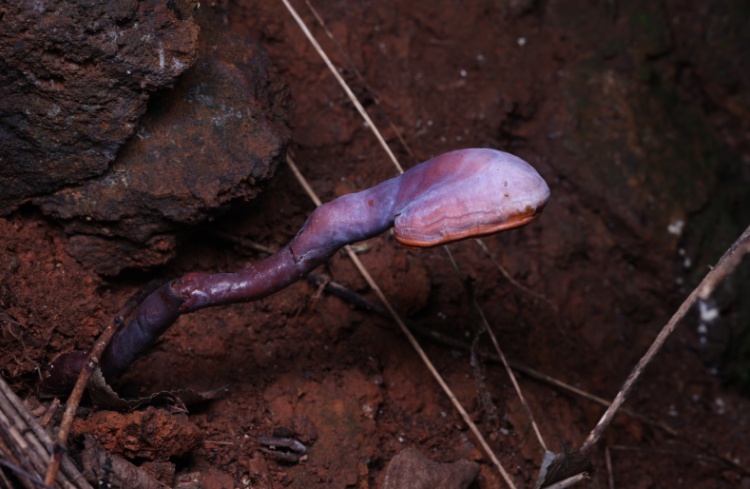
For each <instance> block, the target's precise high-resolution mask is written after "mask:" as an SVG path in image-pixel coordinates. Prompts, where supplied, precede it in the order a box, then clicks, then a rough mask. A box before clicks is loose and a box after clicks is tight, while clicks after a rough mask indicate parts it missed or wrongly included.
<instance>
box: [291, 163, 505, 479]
mask: <svg viewBox="0 0 750 489" xmlns="http://www.w3.org/2000/svg"><path fill="white" fill-rule="evenodd" d="M286 162H287V164H288V165H289V167H290V168H291V169H292V172H293V173H294V175H295V176H296V177H297V179H298V180H299V182H300V185H302V188H304V189H305V192H307V194H308V195H309V196H310V199H312V201H313V202H315V205H316V206H319V205H320V204H321V201H320V199H319V198H318V196H317V195H316V194H315V192H314V191H313V189H312V187H310V185H309V184H308V182H307V181H306V180H305V178H304V176H303V175H302V173H301V172H300V171H299V169H298V168H297V165H296V164H295V163H294V161H293V160H292V158H291V157H290V156H289V155H287V157H286ZM344 249H345V250H346V253H347V254H348V255H349V258H350V259H351V260H352V262H353V263H354V265H355V266H356V267H357V269H358V270H359V273H360V274H362V276H363V277H364V278H365V280H366V281H367V284H368V285H369V286H370V288H372V290H373V291H374V292H375V294H376V295H377V296H378V298H379V299H380V300H381V302H382V303H383V305H384V306H385V307H386V309H388V312H389V313H391V316H392V317H393V319H394V321H396V324H398V327H399V329H401V332H402V333H403V334H404V336H406V338H407V339H408V340H409V343H411V345H412V347H413V348H414V350H415V351H416V352H417V354H418V355H419V357H420V358H421V359H422V362H424V364H425V366H427V369H428V370H429V371H430V373H431V374H432V376H433V377H434V378H435V380H436V381H437V383H438V384H439V385H440V387H441V388H442V389H443V391H444V392H445V394H446V395H447V396H448V399H450V401H451V403H452V404H453V406H454V407H455V408H456V410H457V411H458V412H459V414H460V415H461V418H463V420H464V422H465V423H466V425H467V426H468V427H469V429H470V430H471V432H472V433H474V436H476V438H477V440H478V441H479V444H480V445H481V446H482V448H483V449H484V451H485V452H486V453H487V455H488V456H489V457H490V459H491V460H492V463H493V464H494V465H495V467H497V470H498V471H499V472H500V474H501V475H502V477H503V479H505V482H506V483H507V484H508V486H509V487H510V488H511V489H516V486H515V484H514V483H513V480H512V479H511V478H510V475H509V474H508V472H507V471H506V470H505V468H504V467H503V466H502V464H501V463H500V460H498V458H497V456H495V454H494V453H493V451H492V448H490V446H489V444H488V443H487V441H486V440H485V439H484V436H482V433H481V432H480V431H479V428H478V427H477V425H476V424H474V422H473V421H472V420H471V417H469V413H467V412H466V410H465V409H464V407H463V406H462V405H461V403H460V402H459V400H458V399H457V398H456V396H455V394H453V391H451V389H450V387H448V384H447V383H446V382H445V380H444V379H443V377H442V376H441V375H440V373H439V372H438V371H437V369H436V368H435V366H434V365H433V363H432V361H430V359H429V357H428V356H427V354H426V353H425V352H424V350H423V349H422V347H421V346H420V345H419V342H418V341H417V339H416V338H415V337H414V335H413V334H412V333H411V331H409V328H408V327H407V326H406V323H405V322H404V320H403V319H401V316H400V315H399V314H398V312H396V309H394V308H393V306H392V305H391V303H390V301H389V300H388V298H387V297H386V296H385V294H384V293H383V291H382V289H381V288H380V286H378V284H377V283H376V282H375V280H374V279H373V278H372V276H371V275H370V272H368V271H367V269H366V268H365V266H364V265H363V264H362V262H361V261H360V259H359V257H358V256H357V254H356V253H355V252H354V250H353V249H352V247H351V246H349V245H346V246H345V247H344Z"/></svg>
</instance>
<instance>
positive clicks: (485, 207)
mask: <svg viewBox="0 0 750 489" xmlns="http://www.w3.org/2000/svg"><path fill="white" fill-rule="evenodd" d="M549 195H550V192H549V187H548V186H547V184H546V183H545V182H544V180H543V179H542V177H541V176H540V175H539V174H538V173H537V172H536V170H534V169H533V168H532V167H531V166H530V165H529V164H528V163H526V162H525V161H523V160H521V159H520V158H517V157H516V156H513V155H511V154H508V153H504V152H501V151H496V150H492V149H464V150H458V151H452V152H450V153H445V154H442V155H440V156H437V157H435V158H433V159H431V160H429V161H426V162H424V163H421V164H419V165H417V166H415V167H413V168H411V169H410V170H408V171H407V172H405V173H404V174H403V175H400V176H398V177H396V178H392V179H390V180H387V181H385V182H383V183H381V184H379V185H377V186H375V187H372V188H370V189H367V190H364V191H362V192H358V193H353V194H348V195H344V196H342V197H339V198H337V199H335V200H333V201H331V202H328V203H326V204H323V205H321V206H320V207H318V208H317V209H316V210H315V211H314V212H313V213H312V214H311V215H310V217H309V218H308V219H307V221H306V222H305V224H304V225H303V226H302V229H300V231H299V232H298V233H297V235H296V236H295V237H294V239H292V241H291V243H289V244H288V245H287V246H286V247H284V248H283V249H282V250H281V251H279V252H278V253H276V254H275V255H272V256H270V257H268V258H266V259H264V260H262V261H260V262H258V263H255V264H253V265H250V266H249V267H247V268H245V269H244V270H241V271H239V272H235V273H216V274H203V273H190V274H188V275H185V276H184V277H182V278H178V279H176V280H173V281H171V282H168V283H166V284H164V285H163V286H161V287H160V288H159V289H157V290H156V291H155V292H153V293H152V294H151V295H149V296H148V297H147V298H146V299H145V300H144V301H143V302H142V303H141V305H140V308H139V309H138V311H137V312H136V314H135V316H134V317H133V319H132V320H131V321H130V322H129V323H128V324H127V325H126V326H124V327H123V328H122V329H120V330H119V331H118V332H117V333H116V334H115V336H114V337H113V338H112V341H111V343H110V344H109V346H108V347H107V348H106V349H105V350H104V353H103V354H102V357H101V361H100V363H99V365H100V367H101V369H102V372H103V373H104V375H105V377H107V378H110V379H111V378H113V377H115V376H117V375H119V374H120V373H121V372H122V371H124V370H125V369H126V368H127V367H128V366H129V365H130V364H131V363H132V362H133V361H134V360H135V359H136V358H137V357H138V356H139V355H141V354H143V353H145V352H146V351H148V349H149V348H151V346H152V345H153V344H154V342H155V341H156V340H157V338H158V337H159V335H161V334H162V333H163V332H164V331H166V330H167V328H169V327H170V326H171V325H172V324H173V323H174V322H175V321H176V320H177V318H178V317H179V316H180V315H181V314H185V313H189V312H192V311H196V310H198V309H202V308H204V307H209V306H218V305H221V304H231V303H235V302H244V301H253V300H256V299H260V298H262V297H266V296H269V295H271V294H273V293H275V292H278V291H279V290H281V289H283V288H285V287H287V286H289V285H290V284H292V283H293V282H295V281H297V280H299V279H300V278H302V277H304V276H305V275H307V274H308V273H310V272H311V271H312V270H313V269H315V268H316V267H317V266H318V265H320V264H322V263H324V262H326V261H327V260H328V259H329V258H331V256H332V255H333V254H334V253H335V252H336V251H337V250H338V249H340V248H341V247H343V246H344V245H347V244H350V243H355V242H357V241H362V240H365V239H368V238H371V237H373V236H377V235H379V234H381V233H383V232H384V231H386V230H388V229H390V228H393V230H394V233H395V236H396V239H397V240H398V241H399V242H400V243H401V244H403V245H405V246H407V247H410V248H428V247H433V246H437V245H441V244H445V243H450V242H453V241H457V240H461V239H466V238H470V237H477V236H485V235H488V234H493V233H496V232H499V231H503V230H505V229H512V228H517V227H519V226H523V225H524V224H527V223H529V222H531V221H532V220H534V219H535V218H536V217H538V216H539V214H540V213H541V211H542V209H543V208H544V206H545V205H546V203H547V200H548V199H549ZM87 355H88V352H87V351H79V352H72V353H65V354H62V355H60V356H59V357H57V359H55V360H54V361H53V362H52V363H51V365H50V366H49V368H48V369H47V372H46V373H45V379H44V382H43V389H44V390H46V391H48V392H54V393H61V392H67V391H69V390H70V389H71V388H72V386H73V385H74V383H75V381H76V379H77V377H78V374H79V373H80V371H81V369H82V367H83V365H84V363H85V362H86V359H87Z"/></svg>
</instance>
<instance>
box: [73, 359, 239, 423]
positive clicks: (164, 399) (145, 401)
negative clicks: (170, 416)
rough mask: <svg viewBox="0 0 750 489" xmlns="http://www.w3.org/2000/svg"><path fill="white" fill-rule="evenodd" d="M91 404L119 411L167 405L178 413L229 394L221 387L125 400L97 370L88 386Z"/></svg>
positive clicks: (177, 391)
mask: <svg viewBox="0 0 750 489" xmlns="http://www.w3.org/2000/svg"><path fill="white" fill-rule="evenodd" d="M88 391H89V395H90V396H91V402H93V403H94V404H95V405H97V406H99V407H101V408H104V409H112V410H117V411H127V410H133V409H137V408H139V407H142V406H146V405H153V404H157V405H167V406H170V407H171V409H173V410H174V411H178V412H186V411H187V406H190V405H192V404H198V403H201V402H205V401H210V400H212V399H216V398H218V397H220V396H222V395H224V394H225V393H226V392H227V388H226V387H221V388H219V389H215V390H212V391H206V392H196V391H194V390H191V389H177V390H172V391H161V392H156V393H154V394H151V395H149V396H145V397H140V398H137V399H123V398H122V397H120V396H119V395H118V394H117V392H115V390H114V389H113V388H112V387H110V385H109V384H108V383H107V380H106V379H105V378H104V375H103V374H102V371H101V370H100V369H99V368H97V369H96V370H94V373H93V374H92V375H91V379H90V380H89V384H88Z"/></svg>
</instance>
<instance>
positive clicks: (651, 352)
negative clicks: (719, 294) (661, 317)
mask: <svg viewBox="0 0 750 489" xmlns="http://www.w3.org/2000/svg"><path fill="white" fill-rule="evenodd" d="M749 251H750V227H748V228H747V229H746V230H745V232H744V233H742V235H741V236H740V237H739V238H737V240H736V241H735V242H734V243H732V246H730V247H729V249H728V250H727V251H726V252H725V253H724V255H723V256H722V257H721V258H720V259H719V262H718V263H717V264H716V266H715V267H714V268H712V269H711V271H710V272H708V274H707V275H706V277H705V278H704V279H703V280H702V281H701V283H700V284H699V285H698V287H696V288H695V289H693V291H692V292H691V293H690V295H689V296H688V297H687V299H685V301H684V302H683V303H682V305H680V307H679V309H677V312H675V313H674V315H673V316H672V318H671V319H670V320H669V322H668V323H667V324H666V325H664V327H663V328H662V330H661V331H660V332H659V335H658V336H657V337H656V339H655V340H654V342H653V343H651V346H650V347H649V349H648V351H646V353H645V354H644V355H643V357H641V359H640V360H639V361H638V363H637V364H636V366H635V368H633V371H632V372H631V373H630V375H629V376H628V378H627V379H625V383H624V384H623V385H622V388H621V389H620V392H618V393H617V396H615V399H614V401H612V404H611V405H610V406H609V408H608V409H607V410H606V411H605V412H604V414H603V415H602V417H601V419H600V420H599V422H598V423H597V424H596V426H595V427H594V429H593V430H592V431H591V433H589V436H588V437H587V438H586V440H585V441H584V442H583V445H582V446H581V453H586V452H588V451H589V450H590V449H591V447H592V446H594V444H595V443H596V442H597V441H598V440H599V438H600V437H601V435H602V433H603V432H604V430H605V429H606V428H607V426H609V423H610V422H611V421H612V418H614V416H615V413H616V412H617V410H618V409H619V408H620V406H622V404H623V403H624V402H625V400H626V399H627V398H628V395H630V393H631V392H632V390H633V388H634V387H635V384H636V382H637V381H638V379H639V378H640V377H641V375H642V374H643V371H644V370H645V368H646V367H647V366H648V364H649V363H651V360H653V358H654V357H655V356H656V354H657V353H659V350H661V347H662V346H663V345H664V343H665V342H666V341H667V338H669V335H670V334H672V332H673V331H674V330H675V328H676V327H677V324H678V323H679V322H680V320H681V319H682V318H683V317H685V315H686V314H687V312H688V311H689V310H690V308H691V307H693V305H694V304H695V302H696V301H697V300H698V299H699V298H702V299H705V298H708V296H709V295H710V294H711V292H712V291H713V290H715V288H716V287H717V285H718V284H719V283H720V282H721V281H722V280H723V279H725V278H726V277H727V276H729V275H730V274H731V273H732V272H733V271H734V269H735V268H737V266H738V265H739V263H740V261H741V260H742V257H743V256H744V255H745V254H746V253H748V252H749Z"/></svg>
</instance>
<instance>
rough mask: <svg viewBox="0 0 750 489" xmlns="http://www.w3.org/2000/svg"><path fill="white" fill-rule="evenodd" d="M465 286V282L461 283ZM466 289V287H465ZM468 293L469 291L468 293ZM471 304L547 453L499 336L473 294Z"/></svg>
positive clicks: (450, 258) (449, 255)
mask: <svg viewBox="0 0 750 489" xmlns="http://www.w3.org/2000/svg"><path fill="white" fill-rule="evenodd" d="M444 248H445V252H446V253H447V254H448V259H449V260H450V262H451V265H453V269H454V270H456V275H458V276H459V277H460V276H461V270H460V269H459V268H458V263H456V260H455V259H454V258H453V253H451V251H450V250H449V249H448V247H447V246H444ZM461 283H462V284H463V281H462V282H461ZM464 288H465V286H464ZM467 293H468V291H467ZM471 302H472V305H473V306H474V308H475V309H476V310H477V312H478V313H479V317H480V319H481V320H482V324H483V325H484V329H485V331H487V334H488V335H489V336H490V339H491V340H492V344H493V346H494V347H495V351H496V352H497V356H498V357H500V361H501V362H502V363H503V367H505V371H506V372H507V373H508V377H510V381H511V383H512V384H513V388H514V389H515V391H516V395H518V399H520V400H521V405H522V406H523V409H524V411H526V415H527V416H528V417H529V419H530V420H531V427H532V428H533V429H534V434H535V435H536V439H537V440H539V444H540V445H541V446H542V449H543V450H544V451H545V452H546V451H548V450H547V444H546V443H544V437H542V433H541V432H540V431H539V426H538V425H537V424H536V419H534V414H533V413H532V412H531V408H530V407H529V403H528V402H526V397H525V396H524V395H523V392H521V386H520V385H518V381H517V380H516V376H515V374H514V373H513V370H512V368H511V366H510V364H509V363H508V360H507V359H506V358H505V353H503V350H502V349H501V348H500V342H499V341H497V336H496V335H495V332H494V331H493V330H492V328H491V327H490V323H489V321H487V316H485V314H484V311H483V310H482V308H481V307H480V306H479V303H478V302H477V300H476V299H475V298H474V296H473V294H472V295H471Z"/></svg>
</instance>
